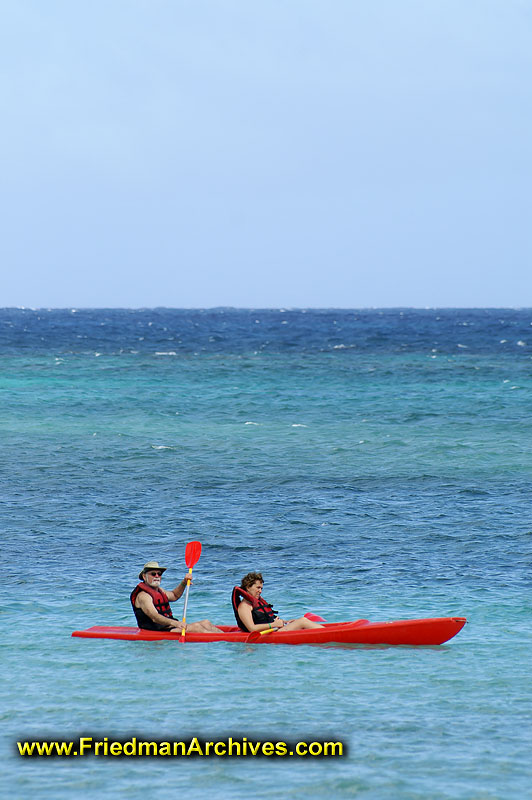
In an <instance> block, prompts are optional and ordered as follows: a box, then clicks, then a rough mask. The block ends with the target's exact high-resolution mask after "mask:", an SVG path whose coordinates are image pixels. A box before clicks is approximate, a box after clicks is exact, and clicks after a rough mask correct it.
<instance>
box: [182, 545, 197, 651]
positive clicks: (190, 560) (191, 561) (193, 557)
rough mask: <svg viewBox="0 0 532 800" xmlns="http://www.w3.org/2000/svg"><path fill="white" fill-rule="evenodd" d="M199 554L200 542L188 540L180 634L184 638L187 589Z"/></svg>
mask: <svg viewBox="0 0 532 800" xmlns="http://www.w3.org/2000/svg"><path fill="white" fill-rule="evenodd" d="M200 555H201V542H189V543H188V544H187V546H186V548H185V563H186V565H187V567H188V575H187V591H186V594H185V608H184V609H183V630H182V632H181V636H182V637H183V639H184V638H185V625H186V624H187V606H188V590H189V589H190V581H191V580H192V567H195V566H196V564H197V563H198V561H199V557H200Z"/></svg>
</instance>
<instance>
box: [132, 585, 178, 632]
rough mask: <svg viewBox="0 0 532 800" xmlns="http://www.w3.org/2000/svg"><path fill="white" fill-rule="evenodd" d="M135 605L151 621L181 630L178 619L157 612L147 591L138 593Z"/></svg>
mask: <svg viewBox="0 0 532 800" xmlns="http://www.w3.org/2000/svg"><path fill="white" fill-rule="evenodd" d="M135 605H136V606H137V608H141V609H142V610H143V611H144V613H145V614H146V616H147V617H149V618H150V619H151V621H152V622H156V623H157V625H165V626H166V627H168V628H179V629H180V630H183V623H182V622H180V621H179V620H178V619H171V618H170V617H164V616H163V615H162V614H159V612H158V611H156V609H155V606H154V605H153V600H152V599H151V597H150V595H149V594H148V593H147V592H139V593H138V595H137V599H136V601H135Z"/></svg>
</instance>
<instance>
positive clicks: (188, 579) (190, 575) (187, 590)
mask: <svg viewBox="0 0 532 800" xmlns="http://www.w3.org/2000/svg"><path fill="white" fill-rule="evenodd" d="M191 580H192V567H190V569H189V571H188V576H187V589H186V592H185V607H184V608H183V625H186V624H187V606H188V592H189V589H190V581H191ZM181 635H182V636H184V635H185V628H183V630H182V632H181Z"/></svg>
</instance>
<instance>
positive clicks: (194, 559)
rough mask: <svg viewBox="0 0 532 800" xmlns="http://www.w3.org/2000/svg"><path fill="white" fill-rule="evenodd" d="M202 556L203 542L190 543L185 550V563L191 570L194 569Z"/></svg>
mask: <svg viewBox="0 0 532 800" xmlns="http://www.w3.org/2000/svg"><path fill="white" fill-rule="evenodd" d="M200 555H201V542H189V543H188V544H187V546H186V548H185V563H186V565H187V567H188V568H189V569H192V567H194V566H195V565H196V564H197V563H198V561H199V557H200Z"/></svg>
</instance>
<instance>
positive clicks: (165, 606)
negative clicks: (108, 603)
mask: <svg viewBox="0 0 532 800" xmlns="http://www.w3.org/2000/svg"><path fill="white" fill-rule="evenodd" d="M139 592H146V593H147V594H149V595H150V597H151V599H152V600H153V605H154V606H155V610H156V611H157V613H158V614H162V616H163V617H168V618H169V619H174V616H173V614H172V609H171V608H170V603H169V602H168V597H167V596H166V595H165V593H164V592H163V591H162V590H161V589H153V588H152V587H151V586H148V584H147V583H139V584H138V585H137V586H135V588H134V589H133V591H132V592H131V605H132V606H133V611H134V612H135V617H136V619H137V625H138V626H139V628H144V630H149V631H164V630H167V629H168V627H169V626H168V625H159V623H157V622H154V621H153V620H152V619H150V618H149V617H148V615H147V614H145V613H144V611H143V610H142V608H137V607H136V606H135V600H136V599H137V595H138V594H139Z"/></svg>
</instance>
